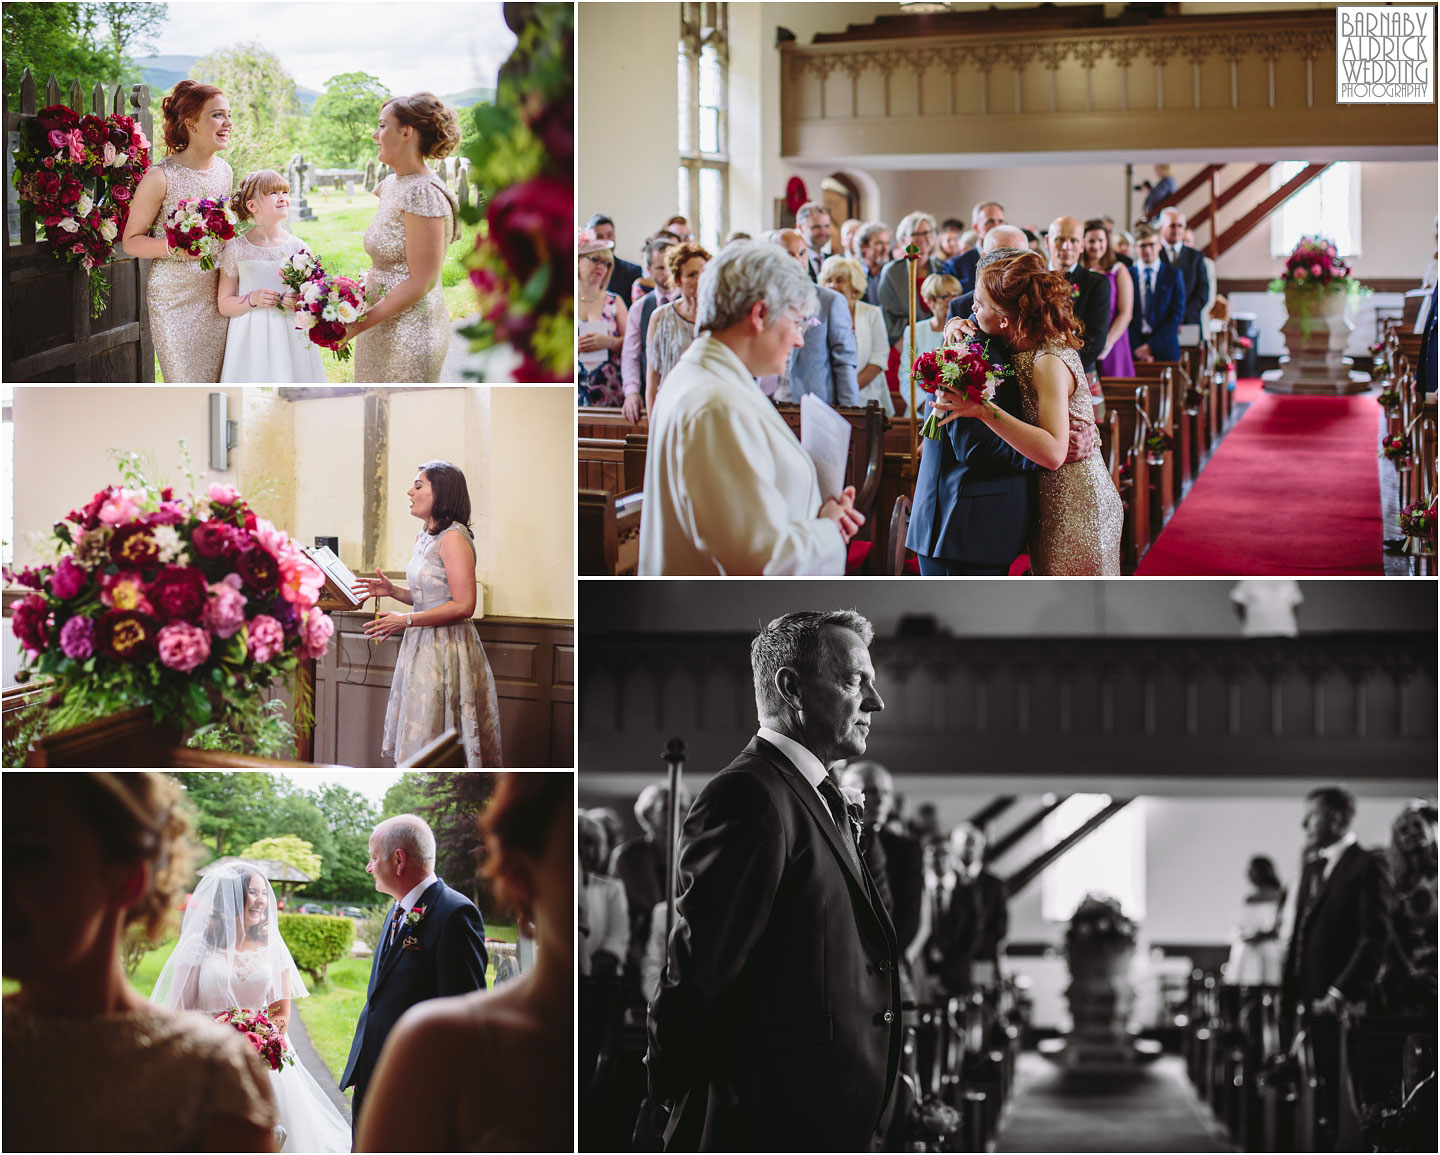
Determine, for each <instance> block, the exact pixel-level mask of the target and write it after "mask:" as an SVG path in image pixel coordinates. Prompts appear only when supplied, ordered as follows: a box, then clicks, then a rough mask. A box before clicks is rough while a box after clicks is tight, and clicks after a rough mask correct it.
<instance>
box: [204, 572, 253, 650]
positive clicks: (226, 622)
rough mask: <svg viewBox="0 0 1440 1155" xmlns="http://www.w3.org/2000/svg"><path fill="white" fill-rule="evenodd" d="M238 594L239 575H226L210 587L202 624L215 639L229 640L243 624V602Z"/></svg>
mask: <svg viewBox="0 0 1440 1155" xmlns="http://www.w3.org/2000/svg"><path fill="white" fill-rule="evenodd" d="M247 600H248V599H247V598H246V597H245V595H244V594H242V593H241V592H240V575H239V574H236V573H227V574H226V575H225V576H224V577H223V578H221V579H220V580H219V581H218V582H216V583H215V584H214V585H212V586H211V587H210V596H209V599H208V600H207V601H206V603H205V617H204V622H205V625H206V626H207V627H209V629H210V630H212V631H213V632H214V634H215V636H216V637H217V638H231V637H234V636H235V634H236V633H237V632H238V631H239V629H240V627H241V626H243V625H244V624H245V602H246V601H247Z"/></svg>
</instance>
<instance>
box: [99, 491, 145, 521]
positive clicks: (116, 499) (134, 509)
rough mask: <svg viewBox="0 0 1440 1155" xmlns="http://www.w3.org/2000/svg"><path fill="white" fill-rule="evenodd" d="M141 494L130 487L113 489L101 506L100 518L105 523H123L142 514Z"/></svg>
mask: <svg viewBox="0 0 1440 1155" xmlns="http://www.w3.org/2000/svg"><path fill="white" fill-rule="evenodd" d="M139 497H140V494H138V493H135V492H134V491H133V490H129V489H112V490H111V491H110V495H109V497H108V498H106V500H105V504H104V505H102V506H101V507H100V514H99V516H100V520H101V521H102V522H103V523H104V524H105V525H112V526H113V525H123V524H124V523H125V522H127V521H134V520H135V519H136V518H137V517H139V516H140V503H139V501H138V500H137V499H138V498H139Z"/></svg>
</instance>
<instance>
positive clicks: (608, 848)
mask: <svg viewBox="0 0 1440 1155" xmlns="http://www.w3.org/2000/svg"><path fill="white" fill-rule="evenodd" d="M585 817H586V818H588V819H590V821H592V822H598V823H599V824H600V829H601V830H603V831H604V832H605V853H604V856H603V857H602V858H601V859H600V873H602V874H609V873H610V867H609V863H610V854H611V852H612V851H614V849H615V848H616V847H617V846H619V845H620V843H622V842H624V841H625V824H624V823H623V822H621V821H620V812H619V811H618V810H616V809H614V807H611V806H592V807H591V808H590V809H589V810H587V811H585Z"/></svg>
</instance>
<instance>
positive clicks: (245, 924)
mask: <svg viewBox="0 0 1440 1155" xmlns="http://www.w3.org/2000/svg"><path fill="white" fill-rule="evenodd" d="M309 995H310V992H309V991H307V990H306V989H305V984H304V983H303V982H302V981H301V980H300V972H299V971H298V970H297V969H296V967H295V960H294V959H293V958H291V957H290V951H289V950H288V949H287V947H286V946H285V942H284V940H283V939H282V938H281V937H280V928H279V919H278V917H277V907H276V903H275V892H274V891H273V890H272V889H271V887H270V883H269V881H268V880H267V879H266V878H265V875H264V874H263V873H262V872H261V871H260V869H259V868H258V867H257V866H255V865H254V864H253V863H248V862H234V863H227V864H226V865H225V866H222V867H219V868H217V869H215V870H212V871H211V872H210V873H209V874H207V875H206V876H205V877H204V878H203V879H201V881H200V885H199V886H198V887H197V888H196V890H195V893H194V895H193V896H192V897H191V899H190V902H189V905H187V906H186V908H185V918H184V921H183V922H182V923H181V926H180V941H179V943H178V944H177V945H176V947H175V951H174V953H173V954H171V956H170V958H169V960H168V961H167V962H166V963H165V968H164V969H163V970H162V971H161V972H160V977H159V978H158V979H157V980H156V982H155V990H154V992H153V993H152V994H151V996H150V998H151V1001H152V1002H154V1003H157V1004H159V1005H160V1006H163V1007H166V1008H168V1009H170V1010H189V1011H204V1012H205V1013H207V1014H209V1015H211V1016H212V1017H213V1016H214V1015H217V1014H219V1013H220V1012H222V1011H227V1010H229V1009H230V1008H232V1007H239V1008H241V1009H243V1010H259V1011H264V1012H265V1013H266V1015H267V1016H268V1017H269V1018H270V1020H271V1021H272V1022H273V1023H275V1024H276V1026H278V1027H279V1028H280V1030H281V1031H282V1032H283V1031H284V1030H285V1028H286V1027H287V1026H288V1024H289V1021H290V1003H291V1000H293V999H303V998H308V997H309ZM285 1049H286V1050H287V1051H289V1050H290V1044H289V1040H288V1039H287V1040H286V1048H285ZM270 1084H271V1087H272V1088H273V1089H274V1092H275V1102H276V1105H277V1106H278V1107H279V1109H280V1126H281V1128H283V1133H279V1132H277V1134H276V1145H277V1147H278V1148H281V1149H283V1150H286V1151H349V1150H350V1127H349V1124H348V1123H346V1121H345V1119H344V1117H343V1116H342V1115H341V1114H340V1112H339V1111H338V1110H336V1108H335V1106H334V1105H333V1104H332V1103H331V1102H330V1100H329V1099H327V1098H326V1097H325V1093H324V1091H322V1090H321V1089H320V1085H319V1084H318V1083H316V1082H315V1079H314V1078H313V1077H312V1076H311V1074H310V1072H308V1071H307V1070H306V1069H305V1066H304V1064H303V1063H301V1062H300V1061H299V1060H298V1059H297V1060H296V1061H295V1062H294V1063H287V1064H286V1065H285V1066H283V1067H282V1068H281V1069H280V1070H279V1071H273V1070H272V1071H270Z"/></svg>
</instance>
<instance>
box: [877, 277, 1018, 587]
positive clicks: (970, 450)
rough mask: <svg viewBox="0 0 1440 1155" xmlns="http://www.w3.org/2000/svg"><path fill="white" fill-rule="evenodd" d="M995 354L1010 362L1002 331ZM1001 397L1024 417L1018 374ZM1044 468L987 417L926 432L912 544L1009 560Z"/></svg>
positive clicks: (959, 557) (949, 556)
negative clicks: (932, 434)
mask: <svg viewBox="0 0 1440 1155" xmlns="http://www.w3.org/2000/svg"><path fill="white" fill-rule="evenodd" d="M964 299H965V298H956V300H954V301H952V302H951V303H950V312H949V314H947V316H948V317H954V316H956V315H957V314H956V312H955V307H956V305H957V304H959V302H960V301H961V300H964ZM967 305H968V301H967ZM959 315H960V316H965V315H966V314H963V313H962V314H959ZM990 356H991V357H992V358H993V359H994V360H996V361H998V362H1000V363H1001V364H1004V365H1008V364H1009V363H1010V353H1009V350H1008V349H1006V348H1005V345H1004V344H1003V343H1002V342H1001V341H999V340H997V339H995V338H991V339H990ZM995 403H996V404H997V405H998V406H999V407H1000V408H1001V409H1003V410H1005V412H1007V413H1010V414H1012V415H1014V416H1016V417H1019V416H1020V386H1019V384H1018V383H1017V382H1016V380H1015V377H1014V374H1011V375H1010V376H1008V377H1007V378H1006V379H1005V381H1004V382H1003V383H1002V384H1001V385H1000V387H999V388H998V389H997V390H996V391H995ZM1038 468H1039V466H1037V465H1036V464H1035V463H1034V462H1033V461H1030V460H1029V459H1027V458H1026V457H1025V456H1024V455H1023V454H1021V453H1019V452H1017V451H1016V450H1014V449H1012V448H1011V447H1010V446H1009V445H1007V444H1006V443H1005V442H1004V441H1002V440H1001V439H1000V438H999V437H998V436H997V435H996V434H995V433H994V431H993V430H991V429H990V427H989V426H987V425H986V424H985V423H984V422H983V421H968V420H962V421H952V422H951V423H950V424H949V425H947V426H945V428H943V429H942V430H940V440H939V441H930V440H929V439H922V443H921V447H920V474H919V476H918V477H917V478H916V479H915V497H914V499H913V501H912V503H911V508H910V530H909V532H908V533H907V534H906V536H905V548H906V549H909V550H911V551H912V552H914V553H917V554H919V555H920V556H922V557H935V558H945V559H946V560H948V561H958V562H965V563H968V564H970V565H983V566H1008V565H1009V564H1010V563H1011V562H1012V561H1014V560H1015V559H1016V558H1017V557H1018V556H1019V555H1020V554H1021V553H1023V552H1024V551H1025V535H1026V532H1027V531H1028V529H1029V525H1030V509H1031V503H1032V501H1033V486H1034V483H1033V481H1032V478H1034V477H1035V476H1036V473H1035V471H1036V470H1037V469H1038Z"/></svg>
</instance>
